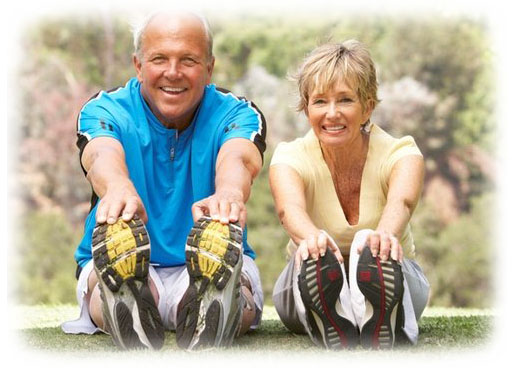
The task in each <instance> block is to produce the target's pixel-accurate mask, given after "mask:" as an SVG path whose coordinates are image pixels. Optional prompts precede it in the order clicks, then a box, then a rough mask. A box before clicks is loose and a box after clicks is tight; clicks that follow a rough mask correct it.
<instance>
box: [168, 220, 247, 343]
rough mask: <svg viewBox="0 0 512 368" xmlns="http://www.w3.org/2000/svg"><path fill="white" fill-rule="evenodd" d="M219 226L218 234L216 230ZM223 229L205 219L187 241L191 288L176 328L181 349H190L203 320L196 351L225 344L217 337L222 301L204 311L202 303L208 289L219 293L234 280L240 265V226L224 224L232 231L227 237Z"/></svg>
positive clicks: (192, 230) (181, 303)
mask: <svg viewBox="0 0 512 368" xmlns="http://www.w3.org/2000/svg"><path fill="white" fill-rule="evenodd" d="M217 226H218V228H219V231H217V230H215V228H216V227H217ZM220 226H221V225H220V224H219V223H217V222H214V221H213V220H211V219H210V218H208V217H203V218H201V219H199V220H198V221H196V222H195V223H194V226H193V228H192V229H191V231H190V233H189V236H188V238H187V248H186V251H185V258H186V266H187V271H188V273H189V276H190V285H189V287H188V289H187V291H186V292H185V295H184V297H183V299H182V300H181V302H180V306H179V308H178V316H177V328H176V340H177V343H178V346H180V347H181V348H183V349H189V348H191V347H190V344H191V343H192V340H193V338H194V335H195V333H196V329H197V328H198V323H199V321H203V320H205V323H206V324H205V328H204V329H203V331H202V332H201V335H200V336H199V342H198V343H197V344H196V346H195V347H193V348H200V347H208V346H215V345H220V344H222V343H223V342H225V341H223V340H225V339H224V337H222V338H221V337H219V336H218V335H219V333H220V331H218V329H219V326H221V325H222V322H225V321H219V319H220V318H221V316H220V313H221V311H222V308H223V306H222V305H221V302H220V301H218V300H213V301H211V303H210V305H208V306H204V307H203V308H201V304H202V303H203V301H204V295H205V293H206V292H207V290H208V288H210V290H211V288H215V290H216V291H217V292H220V291H222V290H223V289H224V288H225V287H226V285H227V283H228V282H229V280H230V279H231V276H232V274H233V271H232V270H233V268H234V267H236V266H237V265H238V264H239V262H241V257H242V236H243V234H242V230H241V228H240V226H239V224H238V223H236V224H229V225H224V226H227V227H228V230H229V231H228V233H227V237H226V236H225V235H226V233H225V231H226V228H222V231H220ZM212 229H214V230H212ZM219 244H220V246H219ZM205 262H206V264H207V266H205ZM210 266H211V267H210ZM212 270H213V271H212ZM235 294H236V293H235ZM237 295H238V297H240V293H239V292H238V294H236V295H234V297H237ZM201 310H206V313H205V315H204V316H201V315H200V313H201ZM217 312H218V313H219V315H218V316H217ZM218 322H221V323H218Z"/></svg>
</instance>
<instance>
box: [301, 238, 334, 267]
mask: <svg viewBox="0 0 512 368" xmlns="http://www.w3.org/2000/svg"><path fill="white" fill-rule="evenodd" d="M327 248H329V249H330V250H331V251H332V252H333V253H334V256H335V257H336V258H337V259H338V262H340V263H343V256H342V255H341V252H340V249H339V248H338V246H337V245H336V244H335V243H334V242H332V241H330V240H329V239H328V237H327V235H326V234H325V233H324V232H323V231H319V232H318V233H315V234H311V235H309V236H308V237H307V238H306V239H303V240H302V241H301V242H300V243H299V246H298V248H297V252H295V267H297V268H299V267H300V265H301V263H302V262H303V261H305V260H306V259H308V258H309V257H311V258H312V259H314V260H315V261H316V260H317V259H318V257H323V256H324V255H325V252H326V250H327Z"/></svg>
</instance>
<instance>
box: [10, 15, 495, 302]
mask: <svg viewBox="0 0 512 368" xmlns="http://www.w3.org/2000/svg"><path fill="white" fill-rule="evenodd" d="M206 15H207V17H208V19H209V20H210V23H211V25H212V29H213V33H214V54H215V56H216V64H215V70H214V76H213V82H214V83H215V84H217V85H218V86H221V87H224V88H228V89H231V90H232V91H233V92H234V93H236V94H238V95H244V96H246V97H247V98H249V99H251V100H252V101H254V103H255V104H256V105H257V106H258V107H259V108H260V109H261V110H262V111H263V113H264V114H265V117H266V120H267V129H268V131H267V144H268V149H267V152H266V153H265V167H264V169H263V171H262V173H261V174H260V176H259V177H258V178H257V180H256V181H255V183H254V186H253V190H252V195H251V199H250V201H249V203H248V226H249V233H248V236H249V242H250V244H251V245H252V246H253V248H254V249H255V250H256V252H257V254H258V258H257V260H256V262H257V264H258V266H259V268H260V273H261V278H262V282H263V287H264V293H265V302H266V304H271V303H272V300H271V294H272V288H273V284H274V282H275V280H276V279H277V276H278V275H279V273H280V271H281V270H282V268H283V267H284V265H285V263H286V251H285V245H286V243H287V240H288V238H287V236H286V234H285V232H284V230H283V229H282V228H281V226H280V224H279V221H278V219H277V216H276V214H275V210H274V205H273V201H272V197H271V194H270V190H269V187H268V175H267V174H268V164H269V162H270V159H271V157H272V152H273V150H274V148H275V146H276V144H277V143H278V142H280V141H289V140H292V139H294V138H296V137H298V136H302V135H303V134H305V132H306V131H307V130H308V124H307V121H306V119H305V117H304V116H303V115H300V114H298V113H297V112H296V111H295V108H294V106H295V103H296V98H297V96H296V87H295V85H294V84H293V83H292V82H290V81H289V79H288V78H287V77H288V75H289V74H293V73H294V72H295V70H296V68H297V66H298V65H299V64H300V62H301V61H302V59H303V58H304V56H305V55H306V54H307V53H308V52H309V51H311V50H312V49H313V48H314V47H315V46H317V45H319V44H321V43H323V42H325V41H328V40H330V41H343V40H346V39H349V38H356V39H358V40H360V41H362V42H364V43H365V44H366V45H367V46H368V47H369V49H370V51H371V53H372V56H373V59H374V61H375V62H376V65H377V74H378V80H379V98H380V100H381V103H380V104H379V106H378V108H377V109H376V111H375V113H374V114H373V117H372V121H373V122H375V123H376V124H378V125H380V126H381V127H383V128H384V129H386V130H387V131H388V132H390V133H391V134H392V135H394V136H397V137H399V136H403V135H412V136H413V137H414V138H415V139H416V142H417V144H418V146H419V147H420V149H421V151H422V152H423V155H424V157H425V161H426V167H427V173H426V179H425V187H424V191H423V196H422V199H421V201H420V204H419V205H418V208H417V209H416V212H415V214H414V216H413V220H412V230H413V235H414V239H415V243H416V249H417V259H418V262H419V263H420V265H421V266H422V267H423V269H424V271H425V273H426V275H427V277H428V279H429V281H430V283H431V287H432V291H431V297H430V301H429V305H430V306H455V307H472V308H488V307H492V306H493V303H494V286H493V285H494V283H493V277H492V275H493V272H492V269H493V264H494V258H495V257H494V254H495V249H494V246H495V239H494V234H495V232H496V229H495V228H494V226H493V225H492V224H493V220H494V214H495V212H496V211H495V202H496V195H495V192H496V170H495V165H496V147H495V146H496V144H495V142H496V139H497V137H496V117H495V111H494V110H495V103H496V101H495V100H496V96H495V91H496V86H495V81H496V76H495V75H494V69H495V57H494V54H493V52H492V45H491V39H490V35H489V28H488V27H489V25H488V24H486V22H485V21H483V20H479V19H478V18H477V17H464V16H445V17H443V16H439V17H403V16H401V17H392V16H380V17H379V16H366V17H365V16H361V15H358V16H357V17H354V16H347V15H344V14H342V13H340V14H337V13H336V12H333V13H331V14H330V15H329V16H323V17H313V16H307V15H302V16H301V15H297V16H293V15H286V16H278V15H274V16H268V15H267V16H258V15H252V16H251V15H248V14H247V15H244V16H240V15H237V16H232V15H229V14H225V15H221V14H219V13H215V14H208V13H206ZM132 50H133V46H132V35H131V32H130V24H129V23H128V21H127V19H126V17H123V16H119V15H118V16H116V15H114V13H112V14H108V13H102V14H100V15H98V16H95V17H90V16H76V17H70V16H65V17H58V16H55V17H46V18H44V19H41V20H38V21H36V22H32V23H31V24H29V25H28V26H26V27H25V28H24V31H23V35H22V63H20V67H19V69H18V70H16V73H17V76H16V82H17V86H16V88H17V90H18V92H19V94H18V96H19V97H18V101H16V116H17V119H19V121H16V122H15V124H13V125H11V127H12V126H14V127H16V131H12V129H13V128H11V132H12V134H15V135H16V136H17V140H16V142H17V143H16V147H14V148H15V149H14V154H15V158H16V163H15V164H13V168H14V169H13V171H14V172H13V173H12V175H13V179H12V181H13V182H14V183H15V189H16V190H15V193H16V195H15V198H14V199H13V202H11V203H12V204H13V206H12V208H13V210H15V215H16V217H17V219H18V228H19V229H24V230H23V231H16V232H15V234H14V247H15V249H16V252H17V254H18V257H15V261H14V263H13V269H14V270H15V277H14V279H16V280H17V281H16V284H15V285H14V287H13V290H14V292H15V294H16V300H17V302H18V303H19V304H39V303H75V302H76V300H75V283H76V281H75V278H74V272H75V263H74V259H73V253H74V251H75V249H76V246H77V244H78V242H79V239H80V238H81V235H82V231H83V221H84V219H85V217H86V215H87V213H88V211H89V205H90V204H89V200H90V194H91V189H90V186H89V184H88V182H87V181H86V179H85V178H84V175H83V173H82V171H81V169H80V165H79V159H78V150H77V148H76V146H75V142H76V117H77V115H78V112H79V110H80V108H81V106H82V105H83V104H84V103H85V102H86V101H87V100H88V99H89V97H90V96H92V95H93V94H95V93H97V92H98V91H99V90H102V89H111V88H113V87H116V86H120V85H124V84H125V83H126V81H127V80H128V79H129V78H130V77H132V76H134V70H133V66H132V62H131V55H132Z"/></svg>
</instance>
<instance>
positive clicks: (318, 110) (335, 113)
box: [306, 80, 372, 146]
mask: <svg viewBox="0 0 512 368" xmlns="http://www.w3.org/2000/svg"><path fill="white" fill-rule="evenodd" d="M367 106H368V105H367ZM371 112H372V109H371V108H369V107H367V108H366V111H365V110H364V109H363V106H362V104H361V102H360V101H359V98H358V96H357V93H356V91H354V90H353V89H352V88H350V86H349V85H348V84H346V83H345V81H343V80H340V81H338V82H337V83H335V84H334V86H333V87H332V88H331V89H329V90H327V91H318V90H316V89H314V90H313V91H311V93H310V96H309V100H308V105H307V108H306V116H307V117H308V120H309V124H311V127H312V128H313V131H314V132H315V134H316V136H317V138H318V140H319V141H320V142H321V143H322V144H323V145H326V146H334V145H336V146H340V145H350V144H351V143H353V142H355V141H356V140H357V139H360V137H361V133H360V128H361V125H362V124H364V123H365V122H366V121H367V120H368V119H369V118H370V115H371Z"/></svg>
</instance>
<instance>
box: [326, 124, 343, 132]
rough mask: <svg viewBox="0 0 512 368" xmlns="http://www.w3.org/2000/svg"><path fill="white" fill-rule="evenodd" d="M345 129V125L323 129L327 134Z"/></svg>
mask: <svg viewBox="0 0 512 368" xmlns="http://www.w3.org/2000/svg"><path fill="white" fill-rule="evenodd" d="M345 128H346V127H345V125H337V126H328V127H324V129H325V130H327V131H328V132H339V131H340V130H343V129H345Z"/></svg>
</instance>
